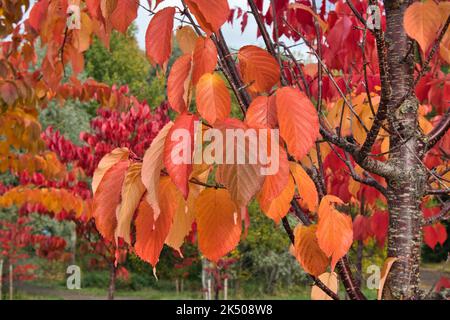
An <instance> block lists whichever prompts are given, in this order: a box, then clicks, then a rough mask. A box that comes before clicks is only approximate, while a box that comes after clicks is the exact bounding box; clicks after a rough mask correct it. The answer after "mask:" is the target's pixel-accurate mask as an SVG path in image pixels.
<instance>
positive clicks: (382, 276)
mask: <svg viewBox="0 0 450 320" xmlns="http://www.w3.org/2000/svg"><path fill="white" fill-rule="evenodd" d="M397 260H398V258H395V257H388V258H387V259H386V261H385V262H384V264H383V269H382V270H381V274H380V283H379V285H378V295H377V299H378V300H381V299H382V298H383V289H384V284H385V283H386V280H387V276H388V275H389V271H390V270H391V268H392V265H393V264H394V263H395V261H397Z"/></svg>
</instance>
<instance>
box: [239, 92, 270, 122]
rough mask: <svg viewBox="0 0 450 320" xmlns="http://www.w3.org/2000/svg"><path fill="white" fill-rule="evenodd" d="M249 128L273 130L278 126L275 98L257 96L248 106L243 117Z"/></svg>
mask: <svg viewBox="0 0 450 320" xmlns="http://www.w3.org/2000/svg"><path fill="white" fill-rule="evenodd" d="M245 123H247V124H248V125H249V126H250V127H261V126H262V127H267V128H275V127H276V126H277V124H278V118H277V106H276V99H275V96H274V95H272V96H270V97H266V96H259V97H257V98H256V99H255V100H253V101H252V103H251V104H250V106H249V108H248V110H247V114H246V116H245Z"/></svg>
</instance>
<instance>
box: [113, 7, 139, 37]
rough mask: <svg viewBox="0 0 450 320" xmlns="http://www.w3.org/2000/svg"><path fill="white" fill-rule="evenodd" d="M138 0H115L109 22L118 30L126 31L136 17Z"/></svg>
mask: <svg viewBox="0 0 450 320" xmlns="http://www.w3.org/2000/svg"><path fill="white" fill-rule="evenodd" d="M138 7H139V2H138V1H130V0H117V6H116V8H115V9H114V11H113V13H112V15H111V24H112V26H113V28H114V29H116V30H118V31H119V32H122V33H124V34H125V33H126V32H127V30H128V27H129V26H130V24H131V23H132V22H133V21H134V20H135V19H136V18H137V11H138Z"/></svg>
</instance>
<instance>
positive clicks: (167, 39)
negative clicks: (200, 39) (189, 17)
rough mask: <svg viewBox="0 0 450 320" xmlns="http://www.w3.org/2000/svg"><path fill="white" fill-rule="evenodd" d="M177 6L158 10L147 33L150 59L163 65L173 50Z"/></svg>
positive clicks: (146, 39)
mask: <svg viewBox="0 0 450 320" xmlns="http://www.w3.org/2000/svg"><path fill="white" fill-rule="evenodd" d="M174 15H175V8H173V7H167V8H164V9H162V10H161V11H158V12H157V13H156V14H155V16H154V17H153V18H152V20H151V21H150V24H149V25H148V28H147V32H146V34H145V50H146V52H147V56H148V57H149V59H150V61H151V62H152V63H154V64H158V65H160V66H163V65H164V63H166V62H167V61H168V60H169V58H170V54H171V52H172V31H173V19H174Z"/></svg>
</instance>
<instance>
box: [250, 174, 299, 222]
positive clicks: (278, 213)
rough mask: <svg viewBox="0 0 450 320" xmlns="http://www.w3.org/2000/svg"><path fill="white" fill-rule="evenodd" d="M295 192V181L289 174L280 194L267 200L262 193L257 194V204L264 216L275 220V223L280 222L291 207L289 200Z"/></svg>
mask: <svg viewBox="0 0 450 320" xmlns="http://www.w3.org/2000/svg"><path fill="white" fill-rule="evenodd" d="M294 194H295V183H294V179H293V178H292V177H291V176H289V177H288V183H287V185H286V187H285V188H284V189H283V191H282V192H281V194H280V195H278V196H277V197H276V198H274V199H272V200H267V199H266V198H265V197H264V195H263V194H261V193H260V194H258V202H259V206H260V208H261V210H262V212H264V214H265V215H266V216H268V217H269V218H270V219H272V220H273V221H275V223H277V224H278V223H280V221H281V219H283V218H284V217H285V216H286V215H287V214H288V212H289V208H290V207H291V200H292V198H293V197H294Z"/></svg>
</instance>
